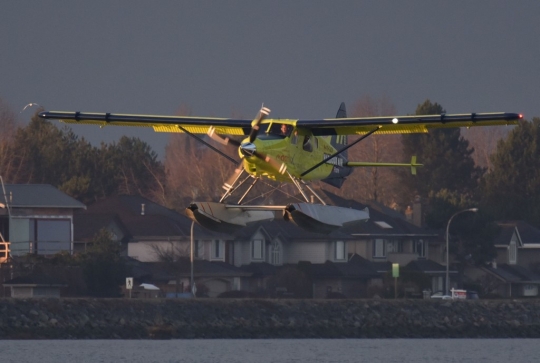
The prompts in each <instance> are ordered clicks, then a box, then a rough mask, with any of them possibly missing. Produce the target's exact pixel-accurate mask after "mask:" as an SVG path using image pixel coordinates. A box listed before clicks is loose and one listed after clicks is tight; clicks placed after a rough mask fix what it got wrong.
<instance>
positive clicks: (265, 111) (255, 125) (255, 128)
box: [249, 106, 270, 142]
mask: <svg viewBox="0 0 540 363" xmlns="http://www.w3.org/2000/svg"><path fill="white" fill-rule="evenodd" d="M269 114H270V109H269V108H267V107H264V106H262V107H261V110H260V111H259V113H258V114H257V117H255V119H254V120H253V121H252V122H251V132H250V133H249V142H253V141H254V140H255V139H256V138H257V135H258V134H259V128H260V125H261V122H262V121H263V120H264V119H265V118H266V116H268V115H269Z"/></svg>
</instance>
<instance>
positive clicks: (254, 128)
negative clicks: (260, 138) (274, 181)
mask: <svg viewBox="0 0 540 363" xmlns="http://www.w3.org/2000/svg"><path fill="white" fill-rule="evenodd" d="M269 114H270V109H269V108H267V107H264V105H263V106H262V107H261V109H260V110H259V112H258V113H257V116H256V117H255V119H254V120H253V121H252V122H251V130H250V133H249V141H248V142H244V143H241V142H239V141H236V140H234V139H230V138H228V137H222V136H220V135H218V134H217V133H216V128H215V127H213V126H211V127H210V128H209V129H208V132H207V134H208V136H209V137H210V138H211V139H212V140H214V141H216V142H219V143H220V144H222V145H224V146H228V145H232V146H235V147H238V148H239V149H240V154H241V155H242V156H241V159H240V163H239V164H238V165H237V166H236V168H235V170H234V173H233V174H232V175H231V176H230V177H229V179H227V181H226V182H225V183H224V184H223V189H225V190H226V191H230V190H231V188H232V187H233V185H234V184H235V183H236V182H237V180H238V178H240V175H241V174H242V171H243V170H244V168H243V162H244V158H246V157H252V156H254V157H256V158H258V159H259V160H262V161H264V162H266V163H267V164H268V165H270V167H271V168H272V169H274V170H276V171H277V172H278V173H280V174H284V173H285V172H286V171H287V165H285V164H284V163H282V162H280V161H278V160H276V159H275V158H273V157H271V156H270V155H268V154H265V153H263V152H259V151H257V147H256V146H255V144H254V143H253V142H254V141H255V139H256V138H257V135H258V134H259V131H260V125H261V122H262V121H263V120H264V119H265V118H266V117H267V116H268V115H269Z"/></svg>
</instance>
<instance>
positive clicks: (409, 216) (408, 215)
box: [405, 205, 413, 223]
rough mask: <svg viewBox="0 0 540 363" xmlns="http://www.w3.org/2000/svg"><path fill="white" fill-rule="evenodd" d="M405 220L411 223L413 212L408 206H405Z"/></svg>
mask: <svg viewBox="0 0 540 363" xmlns="http://www.w3.org/2000/svg"><path fill="white" fill-rule="evenodd" d="M405 218H406V219H407V220H408V221H409V222H411V223H412V220H413V210H412V208H411V206H410V205H408V206H407V209H405Z"/></svg>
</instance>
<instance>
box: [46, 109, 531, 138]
mask: <svg viewBox="0 0 540 363" xmlns="http://www.w3.org/2000/svg"><path fill="white" fill-rule="evenodd" d="M39 117H41V118H44V119H57V120H59V121H61V122H64V123H71V124H89V125H97V126H100V127H105V126H135V127H151V128H153V129H154V131H155V132H170V133H181V132H185V131H188V132H190V133H194V134H206V133H207V132H208V130H209V128H210V127H214V128H215V132H216V133H218V134H222V135H249V134H250V131H251V126H252V122H253V121H252V120H246V119H231V118H218V117H194V116H157V115H134V114H114V113H93V112H65V111H44V112H40V113H39ZM522 118H523V116H522V115H521V114H517V113H504V112H496V113H466V114H441V115H426V116H423V115H422V116H385V117H356V118H327V119H314V120H289V119H287V120H272V119H267V120H265V121H263V124H266V123H270V122H287V123H289V124H295V125H296V126H297V127H301V128H306V129H310V130H311V132H312V133H313V134H314V135H317V136H323V135H354V134H357V135H362V134H366V133H368V132H371V131H373V130H374V129H375V128H379V130H377V134H379V135H380V134H411V133H427V132H428V131H429V130H430V129H435V128H447V127H474V126H495V125H516V124H517V123H518V121H519V120H520V119H522Z"/></svg>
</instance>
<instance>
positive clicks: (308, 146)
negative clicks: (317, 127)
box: [302, 135, 313, 152]
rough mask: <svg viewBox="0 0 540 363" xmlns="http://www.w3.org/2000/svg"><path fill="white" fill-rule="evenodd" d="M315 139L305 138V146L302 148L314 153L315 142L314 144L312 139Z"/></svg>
mask: <svg viewBox="0 0 540 363" xmlns="http://www.w3.org/2000/svg"><path fill="white" fill-rule="evenodd" d="M312 138H313V137H312V136H310V135H306V136H304V144H303V145H302V148H303V149H304V150H305V151H309V152H312V151H313V142H312V140H311V139H312Z"/></svg>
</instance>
